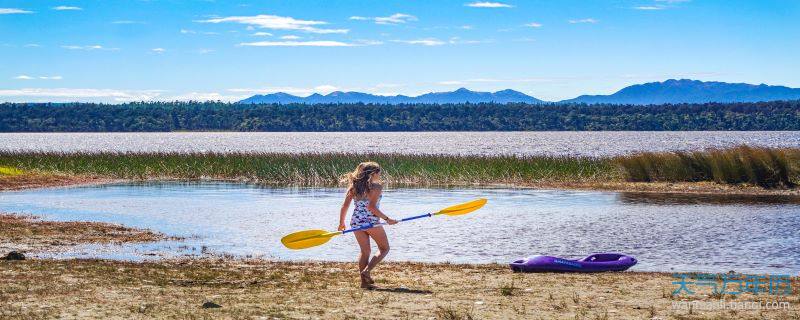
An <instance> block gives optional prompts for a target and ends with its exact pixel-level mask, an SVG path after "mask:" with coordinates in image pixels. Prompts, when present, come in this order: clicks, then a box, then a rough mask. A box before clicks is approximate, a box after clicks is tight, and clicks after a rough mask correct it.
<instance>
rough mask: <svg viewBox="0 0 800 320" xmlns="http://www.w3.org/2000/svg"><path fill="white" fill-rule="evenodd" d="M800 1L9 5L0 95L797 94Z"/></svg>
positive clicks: (112, 0) (2, 23)
mask: <svg viewBox="0 0 800 320" xmlns="http://www.w3.org/2000/svg"><path fill="white" fill-rule="evenodd" d="M798 39H800V1H797V0H785V1H775V0H760V1H739V0H728V1H711V0H637V1H628V0H616V1H611V0H609V1H599V0H598V1H570V0H559V1H533V0H528V1H523V0H513V1H512V0H508V1H506V0H504V1H497V2H496V1H480V0H479V1H408V0H406V1H332V0H329V1H322V0H320V1H299V0H293V1H247V0H236V1H222V0H217V1H200V0H195V1H190V0H185V1H178V0H148V1H144V0H127V1H123V0H95V1H81V0H74V1H66V0H65V1H13V0H0V61H2V63H0V101H101V102H112V103H118V102H125V101H131V100H173V99H180V100H186V99H200V100H205V99H214V100H217V99H220V100H226V101H233V100H238V99H241V98H244V97H247V96H250V95H252V94H255V93H269V92H276V91H284V92H289V93H292V94H296V95H302V96H304V95H308V94H311V93H313V92H320V93H328V92H331V91H333V90H344V91H363V92H370V93H375V94H408V95H418V94H421V93H425V92H431V91H446V90H453V89H457V88H459V87H466V88H469V89H472V90H480V91H495V90H501V89H506V88H511V89H515V90H519V91H522V92H525V93H527V94H530V95H533V96H535V97H537V98H540V99H545V100H560V99H566V98H572V97H575V96H577V95H579V94H608V93H612V92H614V91H616V90H619V89H620V88H622V87H624V86H627V85H630V84H635V83H642V82H649V81H662V80H666V79H669V78H691V79H699V80H717V81H728V82H747V83H767V84H777V85H787V86H792V87H800V76H798V71H800V59H798V58H797V55H798V52H800V41H799V40H798Z"/></svg>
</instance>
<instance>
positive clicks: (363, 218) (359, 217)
mask: <svg viewBox="0 0 800 320" xmlns="http://www.w3.org/2000/svg"><path fill="white" fill-rule="evenodd" d="M353 203H355V208H354V209H353V215H352V216H351V217H350V227H351V228H360V227H363V226H368V225H375V224H378V223H380V221H381V219H380V218H378V216H376V215H375V214H373V213H372V212H370V211H369V209H367V208H368V207H369V199H360V200H356V199H353ZM380 205H381V199H380V198H378V203H376V204H375V206H376V207H380Z"/></svg>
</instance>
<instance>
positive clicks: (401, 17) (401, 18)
mask: <svg viewBox="0 0 800 320" xmlns="http://www.w3.org/2000/svg"><path fill="white" fill-rule="evenodd" d="M350 20H369V21H374V22H375V23H376V24H403V23H407V22H409V21H417V20H418V19H417V17H415V16H412V15H410V14H405V13H395V14H393V15H391V16H388V17H360V16H352V17H350Z"/></svg>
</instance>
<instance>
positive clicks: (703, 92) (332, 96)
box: [239, 79, 800, 105]
mask: <svg viewBox="0 0 800 320" xmlns="http://www.w3.org/2000/svg"><path fill="white" fill-rule="evenodd" d="M775 100H800V89H795V88H789V87H784V86H769V85H766V84H760V85H752V84H747V83H727V82H714V81H709V82H704V81H699V80H688V79H681V80H675V79H670V80H667V81H664V82H650V83H644V84H637V85H632V86H629V87H625V88H623V89H622V90H619V91H617V92H616V93H614V94H610V95H583V96H579V97H577V98H574V99H568V100H562V101H559V102H560V103H588V104H594V103H608V104H637V105H646V104H666V103H705V102H759V101H775ZM464 102H472V103H481V102H495V103H509V102H523V103H547V102H546V101H542V100H539V99H536V98H534V97H531V96H529V95H526V94H524V93H522V92H519V91H514V90H510V89H508V90H502V91H497V92H478V91H470V90H467V89H465V88H461V89H458V90H456V91H450V92H431V93H426V94H423V95H419V96H416V97H409V96H404V95H397V96H379V95H374V94H369V93H363V92H342V91H336V92H331V93H329V94H326V95H321V94H318V93H315V94H312V95H310V96H308V97H298V96H293V95H291V94H288V93H283V92H278V93H272V94H266V95H255V96H252V97H250V98H247V99H244V100H242V101H239V103H248V104H249V103H282V104H286V103H307V104H317V103H374V104H379V103H382V104H401V103H439V104H444V103H464Z"/></svg>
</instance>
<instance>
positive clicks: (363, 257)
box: [353, 231, 371, 287]
mask: <svg viewBox="0 0 800 320" xmlns="http://www.w3.org/2000/svg"><path fill="white" fill-rule="evenodd" d="M353 234H355V236H356V241H357V242H358V247H359V248H360V249H361V253H360V254H359V255H358V272H359V273H360V275H361V286H362V287H365V286H367V285H370V284H371V283H370V281H369V280H371V279H369V278H368V277H367V278H365V277H364V274H363V273H361V272H362V271H364V269H366V268H367V265H368V264H369V254H370V251H371V248H370V246H369V235H367V233H366V232H365V231H355V232H353Z"/></svg>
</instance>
